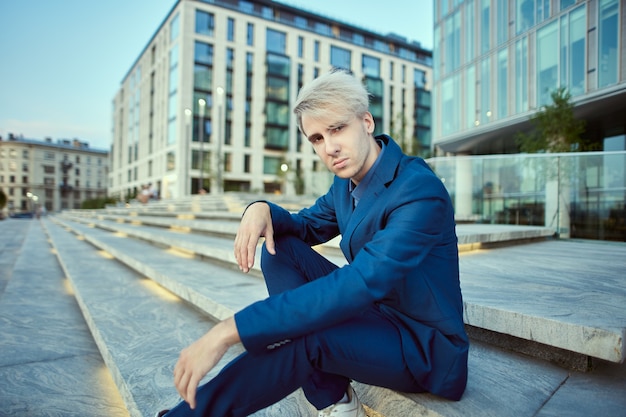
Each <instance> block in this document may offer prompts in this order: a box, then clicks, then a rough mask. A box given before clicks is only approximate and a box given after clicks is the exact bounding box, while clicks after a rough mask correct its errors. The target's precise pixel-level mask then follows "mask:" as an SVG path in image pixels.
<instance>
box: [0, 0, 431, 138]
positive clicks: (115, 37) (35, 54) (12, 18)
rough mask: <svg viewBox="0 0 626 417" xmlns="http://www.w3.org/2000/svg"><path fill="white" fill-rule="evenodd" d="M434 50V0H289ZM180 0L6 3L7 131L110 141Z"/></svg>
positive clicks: (1, 10)
mask: <svg viewBox="0 0 626 417" xmlns="http://www.w3.org/2000/svg"><path fill="white" fill-rule="evenodd" d="M282 2H283V3H287V4H292V5H294V6H297V7H303V8H305V9H307V10H309V11H312V12H316V13H320V14H323V15H325V16H329V17H334V18H337V19H340V20H343V21H345V22H347V23H351V24H354V25H356V26H360V27H363V28H366V29H370V30H373V31H376V32H380V33H388V32H394V33H397V34H399V35H402V36H405V37H407V38H408V39H409V40H416V41H419V42H421V43H422V45H423V46H424V47H425V48H428V49H432V44H433V42H432V25H433V12H432V3H433V2H432V0H410V1H407V0H386V1H380V0H376V1H374V0H315V1H307V0H283V1H282ZM174 4H175V0H100V1H89V0H60V1H52V0H30V1H23V0H0V136H2V137H3V138H5V139H6V137H7V136H8V134H9V133H13V134H15V135H23V136H24V137H25V138H30V139H43V138H44V137H51V138H53V139H54V140H56V139H62V138H66V139H73V138H78V139H80V140H82V141H86V142H88V143H89V144H90V146H91V147H93V148H99V149H108V148H109V146H110V143H111V133H110V132H111V118H112V116H111V101H112V99H113V97H114V96H115V93H116V92H117V89H118V88H119V86H120V83H121V81H122V78H123V77H124V75H126V73H127V71H128V70H129V69H130V67H131V65H132V64H133V63H134V61H135V59H136V58H137V57H138V55H139V54H140V53H141V51H142V50H143V48H144V47H145V46H146V44H147V43H148V41H149V40H150V38H151V37H152V35H153V34H154V32H155V31H156V29H157V28H158V26H159V25H160V24H161V22H162V21H163V19H164V18H165V17H166V15H167V13H168V12H169V11H170V9H171V8H172V6H173V5H174Z"/></svg>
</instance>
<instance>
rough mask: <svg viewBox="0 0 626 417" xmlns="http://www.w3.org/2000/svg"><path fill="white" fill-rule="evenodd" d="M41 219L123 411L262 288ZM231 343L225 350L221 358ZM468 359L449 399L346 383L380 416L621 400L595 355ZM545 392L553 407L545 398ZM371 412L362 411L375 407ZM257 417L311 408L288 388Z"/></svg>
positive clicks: (495, 352) (618, 371) (475, 353)
mask: <svg viewBox="0 0 626 417" xmlns="http://www.w3.org/2000/svg"><path fill="white" fill-rule="evenodd" d="M52 220H54V223H53V222H52ZM44 222H45V224H46V228H47V229H48V231H49V234H50V237H51V240H52V242H53V244H54V247H55V250H56V252H57V254H58V256H59V259H60V260H61V264H62V265H63V267H64V270H65V271H66V275H67V277H68V279H69V280H70V281H71V282H72V285H73V286H74V288H75V291H76V294H77V295H76V296H77V298H78V299H79V304H80V305H81V309H83V311H84V312H85V311H86V313H84V314H86V317H88V319H87V322H88V323H89V325H90V328H91V329H92V332H93V333H94V338H95V339H96V342H97V344H98V346H99V347H100V349H101V351H103V357H104V358H105V361H106V363H107V365H108V366H109V368H110V369H112V373H113V374H114V378H115V379H116V382H117V383H118V386H119V387H120V391H121V392H122V396H123V397H124V398H125V400H126V402H127V404H128V408H129V411H130V413H131V415H133V416H148V415H151V413H152V412H154V411H155V407H156V408H157V409H158V408H160V407H161V406H170V405H171V404H173V403H175V402H176V401H177V400H178V399H177V395H176V394H175V391H174V389H173V386H172V382H171V372H172V368H173V365H174V363H175V361H176V358H177V355H178V352H179V351H180V349H181V348H182V347H184V346H186V345H187V344H188V343H190V342H191V341H192V340H195V338H197V337H198V336H200V335H201V334H203V333H204V332H205V331H206V330H207V329H208V328H210V326H211V325H212V323H213V321H214V318H221V317H225V316H227V315H230V314H231V313H232V312H233V311H236V310H237V309H238V308H240V307H241V306H243V305H247V304H248V303H249V302H250V301H251V300H255V299H258V298H259V297H263V296H264V287H263V283H262V281H261V280H260V279H259V278H258V277H254V276H249V275H246V274H242V273H240V272H238V271H237V270H234V269H232V268H228V267H226V266H224V265H223V264H217V265H215V264H213V263H212V262H207V260H208V259H207V258H204V259H197V258H188V257H186V256H184V254H183V253H181V252H179V251H172V250H171V248H169V247H167V248H164V247H157V246H155V245H153V244H151V243H149V242H147V241H146V240H141V239H129V238H128V237H127V235H125V234H124V233H120V232H115V231H108V230H106V229H104V228H95V227H89V226H86V225H84V224H80V223H76V222H73V221H68V220H67V219H63V220H62V221H61V220H60V219H50V218H49V219H45V220H44ZM57 222H58V223H59V224H56V223H57ZM61 225H62V226H61ZM123 226H125V227H132V226H128V225H123ZM135 227H136V226H135ZM142 228H146V227H145V226H143V227H142ZM153 233H155V232H153ZM160 233H172V232H164V231H163V230H160ZM155 234H156V233H155ZM186 237H189V236H187V235H186ZM89 244H91V245H89ZM77 254H80V255H79V256H77ZM181 255H182V256H181ZM111 258H114V259H116V260H117V261H119V262H114V261H113V260H112V259H111ZM120 263H123V264H126V265H128V266H130V267H131V268H132V269H128V268H126V267H122V266H121V265H120ZM152 281H154V282H155V283H158V284H160V285H159V286H157V285H154V284H153V283H152ZM161 286H162V287H163V288H165V289H167V292H165V291H163V290H162V289H161ZM173 294H174V295H173ZM180 299H182V300H185V301H187V303H181V302H180ZM240 349H241V348H240V347H237V348H235V349H233V352H232V353H229V357H228V358H230V357H232V356H230V355H234V354H236V353H237V352H238V351H239V350H240ZM228 358H226V359H228ZM222 365H223V364H220V366H222ZM469 365H470V376H469V383H468V389H467V391H466V394H465V395H464V397H463V399H462V400H461V401H459V402H451V401H446V400H442V399H440V398H437V397H435V396H432V395H428V394H419V395H412V394H411V395H407V394H403V393H398V392H393V391H390V390H386V389H382V388H379V387H372V386H367V385H363V384H355V386H356V390H357V392H358V393H359V396H360V397H361V398H362V400H363V401H364V402H365V404H366V405H368V406H369V407H371V409H373V410H374V411H375V412H376V413H380V414H382V415H383V416H386V417H395V416H407V415H423V416H470V417H472V416H509V415H511V416H535V415H539V416H541V415H546V416H547V415H563V414H565V415H572V416H578V415H580V416H583V415H589V413H588V412H589V411H592V410H593V411H597V410H598V407H595V406H594V408H592V409H591V408H590V407H589V405H588V403H589V401H581V405H580V406H579V407H580V408H572V407H569V406H568V407H566V410H567V412H566V413H562V411H563V409H562V404H559V401H561V402H563V401H564V402H565V403H567V402H568V401H569V402H571V401H573V402H576V401H580V399H579V397H580V390H581V389H583V390H585V391H586V393H585V396H588V395H592V396H593V395H594V394H595V393H596V391H599V392H601V393H602V395H603V396H604V397H603V398H606V399H607V400H606V401H604V402H603V404H602V405H601V408H602V410H603V412H604V411H608V414H606V415H618V413H619V412H622V411H623V407H624V405H626V401H625V400H624V399H623V398H622V397H623V395H622V394H623V388H624V387H625V386H626V385H625V384H626V376H625V374H624V367H623V366H619V367H615V366H613V367H611V366H609V365H608V364H607V363H605V362H602V366H600V367H599V370H596V371H594V372H592V373H586V374H583V373H575V372H574V373H572V372H570V371H567V370H565V369H563V368H561V367H558V366H555V365H552V364H549V363H547V362H545V361H542V360H538V359H534V358H529V357H527V356H525V355H520V354H516V353H512V352H509V351H506V350H502V349H498V348H495V347H493V346H490V345H488V344H484V343H481V342H474V343H472V345H471V349H470V363H469ZM607 375H608V376H607ZM587 390H591V391H589V392H587ZM554 398H556V399H557V405H555V406H552V402H553V399H554ZM588 398H589V397H588ZM570 408H572V409H571V410H570ZM370 411H371V410H370ZM374 411H371V413H370V415H371V416H378V415H380V414H375V412H374ZM544 411H545V412H544ZM257 415H263V416H268V417H269V416H272V417H273V416H279V415H280V416H284V415H288V416H296V417H297V416H309V415H310V416H313V415H315V414H314V411H313V410H312V409H311V408H310V406H308V405H307V404H306V403H305V401H304V400H303V398H302V396H301V393H300V392H297V393H296V394H294V396H292V397H290V398H288V399H286V400H284V401H283V402H281V403H279V404H277V405H275V406H274V407H271V408H270V409H267V410H263V411H261V412H259V413H257Z"/></svg>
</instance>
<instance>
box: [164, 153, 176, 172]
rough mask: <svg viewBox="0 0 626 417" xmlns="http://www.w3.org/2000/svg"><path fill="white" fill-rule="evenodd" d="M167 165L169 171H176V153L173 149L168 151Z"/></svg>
mask: <svg viewBox="0 0 626 417" xmlns="http://www.w3.org/2000/svg"><path fill="white" fill-rule="evenodd" d="M165 166H166V169H167V170H168V171H174V170H175V169H176V154H175V153H174V152H173V151H172V152H168V153H167V156H166V160H165Z"/></svg>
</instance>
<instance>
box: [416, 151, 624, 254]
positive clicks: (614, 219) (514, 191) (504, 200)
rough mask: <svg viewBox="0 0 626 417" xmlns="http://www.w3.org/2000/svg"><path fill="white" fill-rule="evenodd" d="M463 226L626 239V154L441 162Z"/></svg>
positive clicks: (435, 161)
mask: <svg viewBox="0 0 626 417" xmlns="http://www.w3.org/2000/svg"><path fill="white" fill-rule="evenodd" d="M427 162H428V163H429V164H430V166H431V167H432V168H433V170H434V171H435V173H436V174H437V175H438V176H439V177H440V178H441V179H442V181H443V182H444V184H445V186H446V188H447V190H448V192H449V193H450V196H451V197H452V201H453V204H454V207H455V215H456V219H457V222H458V223H462V222H481V223H493V224H519V225H542V226H548V227H552V228H554V230H555V232H556V234H557V235H558V236H559V237H561V238H566V237H573V238H585V239H599V240H613V241H623V242H626V168H625V167H626V152H624V151H620V152H580V153H560V154H514V155H486V156H456V157H437V158H431V159H428V160H427Z"/></svg>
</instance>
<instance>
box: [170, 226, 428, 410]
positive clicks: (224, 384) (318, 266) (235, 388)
mask: <svg viewBox="0 0 626 417" xmlns="http://www.w3.org/2000/svg"><path fill="white" fill-rule="evenodd" d="M275 244H276V255H271V254H269V253H268V252H267V250H266V249H265V247H263V251H262V256H261V268H262V270H263V274H264V276H265V281H266V285H267V288H268V292H269V294H270V296H271V295H274V294H278V293H281V292H283V291H287V290H289V289H292V288H296V287H298V286H301V285H305V284H306V283H307V282H309V281H312V280H315V279H318V278H321V277H323V276H325V275H327V274H328V273H330V272H331V271H333V270H334V269H336V268H338V266H337V265H335V264H333V263H331V262H329V261H328V260H327V259H326V258H324V257H323V256H321V255H320V254H319V253H317V252H316V251H315V250H313V249H312V248H311V247H310V246H308V245H307V244H306V243H305V242H303V241H301V240H300V239H298V238H296V237H293V236H290V235H286V236H277V237H275ZM345 302H347V303H349V302H350V300H345ZM312 314H314V312H312ZM401 343H402V341H401V339H400V334H399V332H398V329H397V328H396V326H395V325H394V324H393V323H392V322H391V321H389V319H388V318H386V317H385V316H384V315H383V314H382V313H381V312H380V311H379V309H378V308H377V307H376V306H375V305H373V306H372V307H371V308H369V309H367V310H366V311H364V312H363V313H362V314H360V315H359V316H357V317H353V318H351V319H349V320H347V321H345V322H342V323H340V324H338V325H334V326H330V327H328V328H326V329H324V330H322V331H319V332H315V333H309V334H306V335H304V336H302V337H297V338H294V339H291V340H289V341H284V342H278V343H275V344H273V345H271V346H268V348H267V350H266V351H264V352H261V353H249V352H244V353H243V354H241V355H240V356H238V357H237V358H235V359H234V360H233V361H232V362H230V363H229V364H228V365H226V366H225V367H224V369H222V371H221V372H220V373H219V374H218V375H216V376H215V377H214V378H213V379H211V380H210V381H209V382H207V383H206V384H204V385H203V386H201V387H200V388H199V389H198V392H197V394H196V398H197V401H196V402H197V407H196V409H195V410H191V409H190V408H189V406H188V405H187V403H184V402H181V403H180V404H179V405H177V406H176V407H175V408H174V409H172V410H171V411H170V412H169V413H168V414H167V416H168V417H180V416H213V417H226V416H233V417H238V416H241V417H243V416H248V415H250V414H252V413H254V412H255V411H258V410H260V409H263V408H265V407H268V406H270V405H272V404H274V403H276V402H278V401H280V400H281V399H283V398H284V397H286V396H287V395H289V394H291V393H292V392H294V391H296V390H297V389H298V388H302V389H303V391H304V394H305V396H306V398H307V400H308V401H309V402H310V403H311V404H313V406H314V407H315V408H317V409H322V408H325V407H327V406H329V405H331V404H334V403H336V402H337V401H339V399H341V397H342V396H343V395H344V393H345V392H346V389H347V387H348V384H349V383H350V380H356V381H359V382H363V383H367V384H371V385H378V386H384V387H387V388H390V389H393V390H397V391H405V392H422V391H424V389H423V388H422V387H420V386H419V384H417V383H416V382H415V379H414V378H413V376H412V375H411V372H410V371H409V368H408V367H407V365H406V363H405V361H404V357H403V354H402V349H401Z"/></svg>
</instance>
